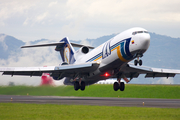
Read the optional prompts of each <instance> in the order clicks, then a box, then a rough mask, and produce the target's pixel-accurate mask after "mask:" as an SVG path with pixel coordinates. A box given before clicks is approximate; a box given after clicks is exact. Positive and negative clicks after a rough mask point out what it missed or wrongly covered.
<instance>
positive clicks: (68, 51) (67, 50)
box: [55, 37, 76, 64]
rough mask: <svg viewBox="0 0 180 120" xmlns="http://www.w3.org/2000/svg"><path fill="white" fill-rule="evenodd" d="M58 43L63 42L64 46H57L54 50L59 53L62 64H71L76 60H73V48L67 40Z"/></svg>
mask: <svg viewBox="0 0 180 120" xmlns="http://www.w3.org/2000/svg"><path fill="white" fill-rule="evenodd" d="M60 42H64V44H61V45H57V46H56V48H55V50H56V51H59V52H60V55H61V58H62V60H63V63H68V64H73V63H74V62H75V61H76V60H75V58H74V48H73V47H72V45H71V43H70V42H69V39H68V38H67V37H65V38H63V39H62V40H61V41H60Z"/></svg>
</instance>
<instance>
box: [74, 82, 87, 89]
mask: <svg viewBox="0 0 180 120" xmlns="http://www.w3.org/2000/svg"><path fill="white" fill-rule="evenodd" d="M79 89H81V90H82V91H84V90H85V82H84V81H81V82H78V81H75V82H74V90H76V91H77V90H79Z"/></svg>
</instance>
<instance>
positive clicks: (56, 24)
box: [0, 0, 180, 41]
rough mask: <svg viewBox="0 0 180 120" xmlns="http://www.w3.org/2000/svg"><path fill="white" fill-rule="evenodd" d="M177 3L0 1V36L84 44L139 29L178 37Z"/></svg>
mask: <svg viewBox="0 0 180 120" xmlns="http://www.w3.org/2000/svg"><path fill="white" fill-rule="evenodd" d="M179 6H180V0H46V1H45V0H0V33H5V34H8V35H12V36H14V37H16V38H18V39H20V40H23V41H30V40H37V39H41V38H47V39H53V40H60V39H62V38H63V37H65V36H67V37H69V39H71V40H85V39H87V38H97V37H100V36H103V35H109V34H113V33H119V32H122V31H124V30H126V29H129V28H131V27H143V28H145V29H147V30H148V31H150V32H155V33H158V34H162V35H167V36H171V37H180V7H179Z"/></svg>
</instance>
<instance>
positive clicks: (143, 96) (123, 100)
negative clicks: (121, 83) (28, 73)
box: [0, 85, 180, 120]
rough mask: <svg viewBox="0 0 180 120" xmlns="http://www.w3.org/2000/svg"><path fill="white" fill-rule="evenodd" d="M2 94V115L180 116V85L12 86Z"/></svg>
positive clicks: (6, 116) (114, 117)
mask: <svg viewBox="0 0 180 120" xmlns="http://www.w3.org/2000/svg"><path fill="white" fill-rule="evenodd" d="M0 94H1V95H0V100H1V101H0V119H14V118H16V119H27V118H29V119H60V118H61V119H153V120H155V119H163V120H164V119H180V86H179V85H126V89H125V91H124V92H121V91H116V92H115V91H113V89H112V85H92V86H89V87H87V88H86V90H85V91H74V90H73V86H66V87H65V86H60V87H50V86H42V87H25V86H13V87H0ZM7 94H8V95H7ZM50 94H52V95H53V96H50ZM62 96H71V97H62ZM75 96H76V97H75ZM84 96H86V97H84ZM149 98H150V99H149ZM157 98H158V99H157ZM3 100H4V101H3ZM29 103H31V104H29Z"/></svg>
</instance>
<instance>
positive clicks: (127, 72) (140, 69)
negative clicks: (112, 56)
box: [118, 63, 180, 79]
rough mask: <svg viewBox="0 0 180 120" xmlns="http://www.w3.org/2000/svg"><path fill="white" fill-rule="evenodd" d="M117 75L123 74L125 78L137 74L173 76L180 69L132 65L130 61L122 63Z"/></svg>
mask: <svg viewBox="0 0 180 120" xmlns="http://www.w3.org/2000/svg"><path fill="white" fill-rule="evenodd" d="M118 74H119V75H124V76H126V77H127V78H130V79H132V78H137V77H138V76H139V74H145V77H153V78H155V77H167V78H168V77H174V76H175V75H176V74H180V70H173V69H162V68H151V67H146V66H134V65H133V64H131V63H128V64H126V65H124V66H123V67H122V68H121V69H120V71H119V72H118Z"/></svg>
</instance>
